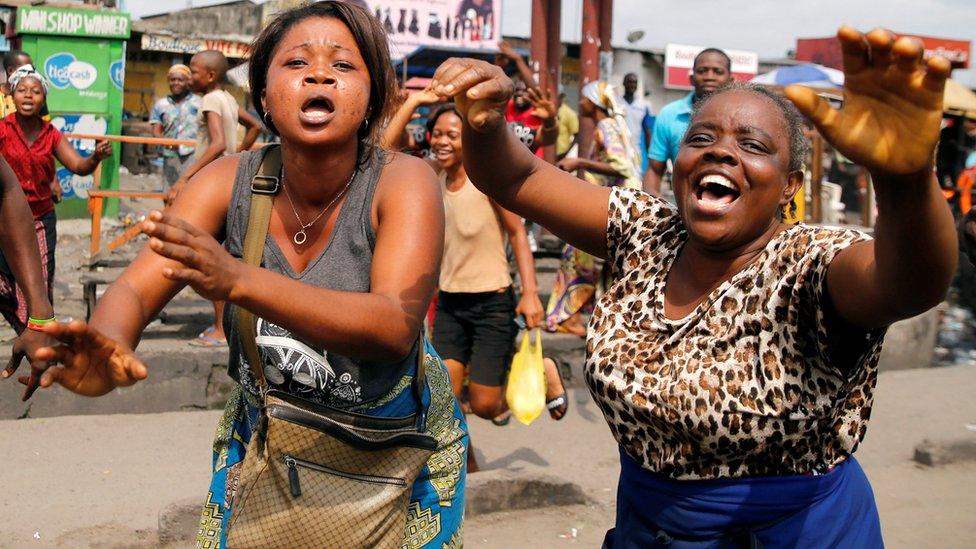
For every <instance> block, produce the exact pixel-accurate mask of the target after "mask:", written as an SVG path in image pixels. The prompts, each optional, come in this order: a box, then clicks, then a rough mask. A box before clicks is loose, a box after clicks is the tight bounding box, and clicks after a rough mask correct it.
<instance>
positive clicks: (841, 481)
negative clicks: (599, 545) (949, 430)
mask: <svg viewBox="0 0 976 549" xmlns="http://www.w3.org/2000/svg"><path fill="white" fill-rule="evenodd" d="M604 547H605V548H608V549H624V548H627V549H630V548H637V547H640V548H646V547H670V548H673V549H692V548H694V549H704V548H719V547H723V548H724V547H764V548H771V547H790V548H794V547H795V548H807V547H809V548H820V547H858V548H875V547H884V542H883V541H882V539H881V523H880V521H879V519H878V509H877V507H876V506H875V503H874V493H873V492H872V491H871V485H870V484H869V483H868V479H867V477H866V476H865V475H864V471H863V470H862V469H861V466H860V465H859V464H858V462H857V460H855V459H854V457H853V456H850V457H848V458H847V459H846V460H845V461H844V462H843V463H841V464H840V465H838V466H836V467H834V468H833V469H832V470H831V471H830V472H829V473H827V474H825V475H819V476H807V475H797V476H780V477H747V478H738V479H720V480H692V481H678V480H673V479H670V478H668V477H665V476H663V475H659V474H656V473H652V472H650V471H647V470H646V469H644V468H643V467H641V465H640V464H639V463H637V462H636V461H635V460H634V459H633V458H631V457H630V456H628V455H627V454H626V453H625V452H624V451H623V450H622V449H621V451H620V483H619V485H618V487H617V520H616V527H615V528H614V529H613V530H610V531H609V532H607V537H606V541H605V542H604Z"/></svg>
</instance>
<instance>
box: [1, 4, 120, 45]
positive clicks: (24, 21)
mask: <svg viewBox="0 0 976 549" xmlns="http://www.w3.org/2000/svg"><path fill="white" fill-rule="evenodd" d="M17 32H18V33H25V34H54V35H60V36H92V37H98V38H128V37H129V14H128V13H119V12H111V11H96V10H73V9H63V8H46V7H27V6H25V7H21V8H17Z"/></svg>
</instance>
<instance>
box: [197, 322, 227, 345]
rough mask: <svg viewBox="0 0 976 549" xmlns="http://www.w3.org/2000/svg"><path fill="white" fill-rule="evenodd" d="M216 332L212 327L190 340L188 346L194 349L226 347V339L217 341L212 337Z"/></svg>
mask: <svg viewBox="0 0 976 549" xmlns="http://www.w3.org/2000/svg"><path fill="white" fill-rule="evenodd" d="M216 331H217V329H216V328H214V327H213V326H211V327H209V328H207V329H206V330H204V331H203V332H201V333H200V335H198V336H197V338H196V339H193V340H190V345H193V346H194V347H226V346H227V340H226V339H217V338H216V337H214V336H213V333H214V332H216Z"/></svg>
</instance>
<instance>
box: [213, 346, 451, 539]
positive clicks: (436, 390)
mask: <svg viewBox="0 0 976 549" xmlns="http://www.w3.org/2000/svg"><path fill="white" fill-rule="evenodd" d="M425 348H426V354H425V356H426V366H427V370H426V372H427V390H426V391H425V392H424V404H425V405H426V406H428V411H427V430H428V433H429V434H430V435H431V436H433V437H434V438H435V439H437V451H435V452H434V454H433V455H432V456H431V457H430V459H429V460H428V461H427V465H425V466H424V468H423V469H421V471H420V476H418V477H417V480H416V481H415V482H414V484H413V492H412V493H411V495H410V509H409V512H408V514H407V528H406V531H405V532H404V536H403V543H402V545H401V547H403V548H406V549H417V548H429V549H434V548H436V549H446V548H453V547H461V546H462V541H463V540H462V524H463V519H464V480H465V475H466V464H467V450H468V427H467V424H466V423H465V421H464V415H463V414H462V413H461V409H460V407H459V406H458V404H457V401H456V400H455V398H454V393H453V392H452V390H451V380H450V378H449V377H448V374H447V369H446V368H445V367H444V363H443V362H442V361H441V359H440V357H439V356H437V353H436V352H435V351H434V349H433V347H431V345H430V343H429V342H427V341H426V339H425ZM412 374H413V372H412V373H411V375H406V376H404V377H403V379H401V380H400V382H399V383H397V385H396V386H395V387H394V388H393V390H392V391H390V392H389V393H388V394H386V395H385V396H383V397H382V398H380V399H378V400H377V401H375V402H372V403H370V404H368V405H366V406H364V407H362V408H356V409H353V411H356V412H359V413H363V414H368V415H373V416H379V417H397V416H405V415H410V414H413V413H414V412H415V411H416V408H417V405H416V401H415V400H414V398H413V396H412V394H411V391H410V383H411V380H412V379H413V376H412ZM257 415H258V409H257V407H256V403H255V402H254V401H253V397H251V396H250V395H249V394H247V393H246V392H245V391H244V390H243V389H242V388H241V386H240V385H238V386H237V387H236V388H235V389H234V390H233V391H232V393H231V395H230V399H229V400H228V401H227V407H226V408H225V409H224V415H223V416H222V417H221V419H220V423H219V424H218V426H217V436H216V438H215V440H214V445H213V478H212V480H211V482H210V491H209V492H208V493H207V501H206V503H205V504H204V507H203V514H202V516H201V518H200V530H199V532H198V533H197V547H201V548H205V549H218V548H222V547H226V539H227V532H226V527H227V524H228V522H229V520H230V515H231V513H232V512H233V505H232V503H231V505H230V506H228V505H227V503H228V502H232V501H233V494H234V492H235V490H236V489H237V480H238V475H239V474H240V470H241V467H240V466H241V464H242V463H243V461H244V454H245V453H246V452H247V445H248V442H249V441H250V440H251V428H252V426H253V425H254V424H255V423H256V421H257ZM324 518H325V517H323V519H324Z"/></svg>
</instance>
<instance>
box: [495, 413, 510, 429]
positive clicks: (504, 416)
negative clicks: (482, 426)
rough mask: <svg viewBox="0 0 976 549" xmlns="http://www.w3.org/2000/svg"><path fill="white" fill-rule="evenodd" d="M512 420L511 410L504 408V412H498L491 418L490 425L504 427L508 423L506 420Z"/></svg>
mask: <svg viewBox="0 0 976 549" xmlns="http://www.w3.org/2000/svg"><path fill="white" fill-rule="evenodd" d="M511 420H512V411H511V410H505V411H504V412H502V413H500V414H498V415H497V416H495V417H493V418H491V423H492V425H495V426H497V427H504V426H506V425H508V422H509V421H511Z"/></svg>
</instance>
